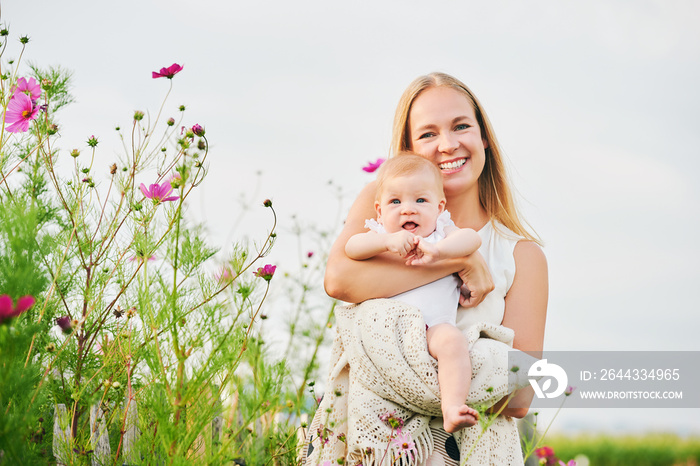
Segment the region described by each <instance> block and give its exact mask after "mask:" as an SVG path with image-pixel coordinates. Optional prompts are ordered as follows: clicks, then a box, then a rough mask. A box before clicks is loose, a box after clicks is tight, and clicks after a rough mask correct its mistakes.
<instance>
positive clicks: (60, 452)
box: [52, 403, 73, 466]
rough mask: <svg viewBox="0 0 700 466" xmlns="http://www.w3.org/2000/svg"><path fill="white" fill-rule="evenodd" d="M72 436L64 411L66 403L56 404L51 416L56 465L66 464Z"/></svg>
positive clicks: (64, 465) (63, 465) (66, 413)
mask: <svg viewBox="0 0 700 466" xmlns="http://www.w3.org/2000/svg"><path fill="white" fill-rule="evenodd" d="M72 440H73V438H72V436H71V432H70V419H69V418H68V412H67V411H66V405H64V404H63V403H59V404H57V405H56V409H55V411H54V416H53V448H52V450H53V456H54V458H56V465H57V466H66V465H67V464H68V457H69V454H70V449H71V444H72V443H73V442H72Z"/></svg>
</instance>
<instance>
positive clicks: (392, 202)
mask: <svg viewBox="0 0 700 466" xmlns="http://www.w3.org/2000/svg"><path fill="white" fill-rule="evenodd" d="M389 202H390V203H391V204H401V201H399V200H398V199H392V200H391V201H389Z"/></svg>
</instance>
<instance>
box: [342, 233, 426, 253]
mask: <svg viewBox="0 0 700 466" xmlns="http://www.w3.org/2000/svg"><path fill="white" fill-rule="evenodd" d="M414 248H415V235H414V234H413V233H410V232H408V231H398V232H396V233H376V232H374V231H368V232H366V233H359V234H357V235H353V236H351V237H350V239H349V240H348V242H347V243H346V244H345V254H347V256H348V257H349V258H351V259H355V260H365V259H369V258H371V257H374V256H377V255H379V254H381V253H383V252H387V251H389V252H393V253H396V254H398V255H399V256H401V257H406V256H407V255H408V254H409V253H410V252H411V251H412V250H413V249H414Z"/></svg>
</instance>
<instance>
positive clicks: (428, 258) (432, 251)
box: [406, 238, 440, 265]
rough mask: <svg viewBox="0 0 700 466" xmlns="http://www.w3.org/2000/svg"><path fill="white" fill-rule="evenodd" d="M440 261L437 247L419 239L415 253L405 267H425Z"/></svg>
mask: <svg viewBox="0 0 700 466" xmlns="http://www.w3.org/2000/svg"><path fill="white" fill-rule="evenodd" d="M438 259H440V251H439V250H438V248H437V246H436V245H434V244H432V243H429V242H427V241H426V240H425V239H423V238H420V241H419V242H418V244H417V245H416V253H415V254H414V255H413V256H412V257H410V258H409V259H408V260H407V261H406V264H407V265H427V264H432V263H433V262H437V260H438Z"/></svg>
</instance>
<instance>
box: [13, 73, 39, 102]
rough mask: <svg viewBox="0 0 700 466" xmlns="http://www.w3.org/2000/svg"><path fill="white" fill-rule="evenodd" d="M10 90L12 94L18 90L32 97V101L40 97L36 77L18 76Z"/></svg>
mask: <svg viewBox="0 0 700 466" xmlns="http://www.w3.org/2000/svg"><path fill="white" fill-rule="evenodd" d="M10 92H12V94H13V95H14V94H17V93H18V92H21V93H23V94H27V95H28V96H29V98H30V99H32V102H36V101H37V100H39V97H41V85H40V84H39V83H38V82H36V79H34V78H29V80H27V79H25V78H19V79H18V80H17V85H15V86H12V89H10Z"/></svg>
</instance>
